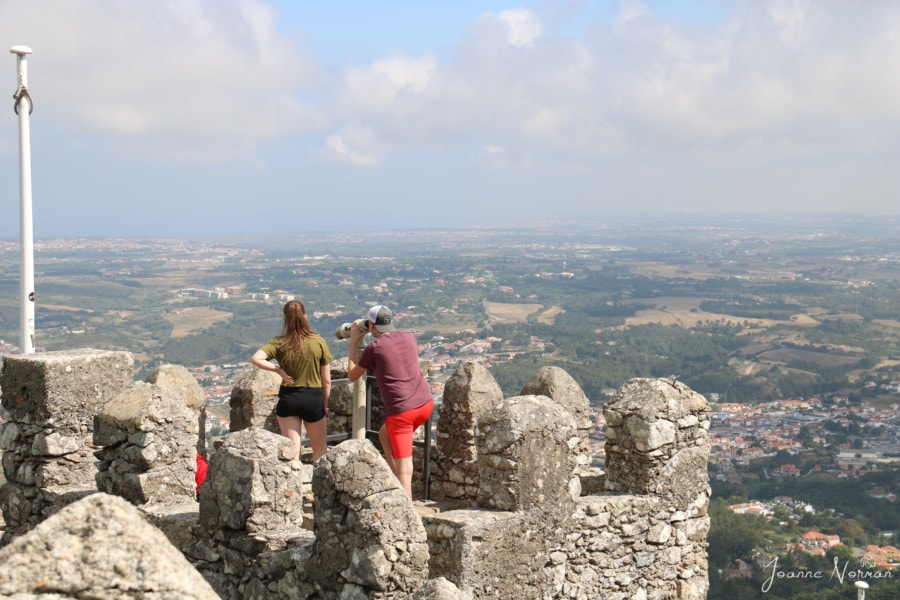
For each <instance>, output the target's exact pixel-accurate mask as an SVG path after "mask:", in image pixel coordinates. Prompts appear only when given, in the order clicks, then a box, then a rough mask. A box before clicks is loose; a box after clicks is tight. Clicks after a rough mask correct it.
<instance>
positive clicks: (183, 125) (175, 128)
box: [0, 0, 327, 159]
mask: <svg viewBox="0 0 900 600" xmlns="http://www.w3.org/2000/svg"><path fill="white" fill-rule="evenodd" d="M275 17H276V13H275V12H274V10H273V9H272V8H271V6H269V5H267V4H266V3H265V2H262V1H261V0H177V1H174V0H173V1H169V2H125V1H116V0H111V1H102V2H77V3H73V2H65V1H51V0H47V1H42V2H34V1H31V0H8V1H6V2H4V3H3V4H2V5H0V37H2V38H4V39H11V38H12V39H16V40H20V42H18V43H27V44H28V45H30V46H31V47H32V48H33V49H34V54H33V55H32V58H31V60H30V61H29V62H30V64H29V74H30V84H31V85H30V87H31V88H32V90H33V94H34V95H35V96H36V99H35V104H36V106H38V105H39V106H40V111H41V116H42V117H43V118H48V119H51V120H53V121H55V122H57V123H59V124H60V125H61V126H62V127H63V128H65V129H69V130H77V129H88V130H91V131H94V132H98V133H101V134H106V135H110V136H114V137H119V136H121V137H123V138H128V137H132V136H141V138H142V142H143V144H142V145H145V146H147V147H148V149H149V147H150V146H152V144H153V143H154V141H160V142H162V143H166V142H167V140H171V139H172V138H179V139H180V140H181V141H180V143H178V144H174V145H171V146H170V147H171V148H172V149H173V150H174V151H175V156H173V158H178V155H179V151H178V149H179V148H182V149H183V150H184V151H185V154H191V155H193V156H195V157H199V156H207V157H208V158H209V159H214V158H215V157H219V158H222V157H228V156H231V155H232V152H231V151H232V149H234V148H235V147H240V146H243V145H244V144H246V143H247V142H248V141H251V142H254V141H255V142H256V143H260V142H262V141H263V140H265V139H268V138H271V137H272V136H275V135H282V134H285V133H291V132H303V131H309V130H316V129H320V128H322V127H323V126H324V125H325V124H326V122H327V116H326V111H325V110H323V108H322V107H321V106H316V105H314V104H312V103H310V102H309V101H308V100H305V99H304V96H305V94H304V91H307V90H308V89H309V87H310V86H313V85H316V84H317V78H318V77H319V74H318V73H317V69H316V67H315V66H314V64H313V63H312V62H311V61H310V59H309V58H308V57H306V56H304V54H303V53H302V52H301V51H300V49H299V48H297V46H296V45H295V44H293V43H292V42H291V41H290V40H289V39H288V38H286V37H285V36H283V35H282V34H279V33H278V32H276V31H275ZM250 145H251V146H252V145H253V144H252V143H251V144H250ZM135 148H137V147H135Z"/></svg>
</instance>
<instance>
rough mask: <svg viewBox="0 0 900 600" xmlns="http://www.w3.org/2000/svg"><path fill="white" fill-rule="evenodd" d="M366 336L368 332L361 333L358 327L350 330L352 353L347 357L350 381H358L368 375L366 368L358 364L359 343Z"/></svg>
mask: <svg viewBox="0 0 900 600" xmlns="http://www.w3.org/2000/svg"><path fill="white" fill-rule="evenodd" d="M364 335H366V332H364V331H360V330H359V327H356V325H354V326H353V327H351V328H350V353H349V355H348V356H347V378H348V379H349V380H350V381H356V380H358V379H359V378H360V377H362V376H363V375H365V373H366V370H365V369H364V368H362V367H361V366H359V365H358V364H356V361H357V360H359V345H360V344H359V342H360V340H362V338H363V336H364Z"/></svg>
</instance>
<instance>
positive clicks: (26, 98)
mask: <svg viewBox="0 0 900 600" xmlns="http://www.w3.org/2000/svg"><path fill="white" fill-rule="evenodd" d="M9 51H10V52H11V53H13V54H15V55H16V71H17V74H18V88H17V89H16V93H15V96H14V98H15V101H16V103H15V111H16V113H18V115H19V211H20V219H19V245H20V249H21V253H22V255H21V265H22V266H21V277H22V281H21V284H20V290H21V308H22V310H21V313H20V314H21V317H20V322H19V327H20V342H19V351H20V352H22V353H23V354H31V353H33V352H34V228H33V224H32V216H31V134H30V125H29V122H28V119H29V117H30V116H31V111H32V109H33V108H34V105H33V103H32V101H31V95H30V94H29V92H28V65H27V60H26V57H27V56H28V55H29V54H31V52H32V50H31V48H29V47H28V46H13V47H12V48H10V49H9Z"/></svg>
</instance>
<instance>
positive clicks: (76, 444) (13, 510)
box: [0, 350, 134, 544]
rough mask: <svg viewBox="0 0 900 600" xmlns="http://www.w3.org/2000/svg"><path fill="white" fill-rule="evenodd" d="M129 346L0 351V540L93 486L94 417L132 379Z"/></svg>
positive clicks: (15, 534)
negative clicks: (0, 525)
mask: <svg viewBox="0 0 900 600" xmlns="http://www.w3.org/2000/svg"><path fill="white" fill-rule="evenodd" d="M133 381H134V359H133V357H132V355H131V354H130V353H128V352H106V351H103V350H79V351H76V352H44V353H40V354H15V355H5V356H4V357H3V369H2V371H0V390H2V394H3V395H2V406H3V409H4V411H5V414H6V417H5V418H6V419H7V422H6V423H3V424H2V425H0V427H2V430H0V449H2V450H3V474H4V477H5V478H6V484H5V485H3V486H2V487H0V508H2V511H3V518H4V520H5V521H6V532H5V533H4V535H3V538H0V544H3V543H7V542H8V541H9V540H10V539H11V538H12V537H15V536H17V535H21V534H22V533H24V532H26V531H28V530H30V529H32V528H33V527H34V526H35V525H37V524H38V523H39V522H40V521H42V520H43V519H45V518H47V517H48V516H49V515H51V514H52V513H54V512H55V511H56V510H58V509H59V508H60V507H61V506H65V505H66V504H68V503H69V502H72V501H73V500H75V499H77V498H79V497H81V496H83V495H84V494H86V493H91V492H93V491H95V490H96V485H95V483H94V476H95V473H96V472H97V468H96V466H95V464H94V456H93V453H94V451H95V450H96V449H97V448H96V447H95V446H94V445H93V440H92V437H93V429H94V416H95V415H97V413H98V412H99V411H100V408H101V407H102V406H103V405H104V404H106V403H107V402H109V401H110V400H112V399H113V398H115V397H116V396H117V395H118V394H119V393H120V392H122V391H123V390H125V389H127V388H128V387H130V386H131V384H132V383H133Z"/></svg>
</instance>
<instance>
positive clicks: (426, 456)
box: [325, 375, 434, 500]
mask: <svg viewBox="0 0 900 600" xmlns="http://www.w3.org/2000/svg"><path fill="white" fill-rule="evenodd" d="M373 382H376V383H377V379H375V376H374V375H367V376H366V382H365V383H366V427H365V436H366V439H368V440H378V431H377V430H375V429H372V383H373ZM351 383H353V382H352V381H350V380H349V379H348V378H346V377H344V378H342V379H333V380H332V381H331V385H332V386H335V385H350V384H351ZM433 415H434V411H432V414H431V415H428V420H427V421H425V425H424V427H425V439H424V440H415V439H414V440H413V446H415V447H417V448H422V462H423V464H424V472H423V474H422V482H423V484H424V488H425V499H426V500H429V499H430V498H431V417H432V416H433ZM352 438H353V431H352V430H351V431H348V432H347V433H332V434H330V435H328V436H326V438H325V441H326V443H328V444H330V445H334V444H340V443H341V442H344V441H346V440H349V439H352Z"/></svg>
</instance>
